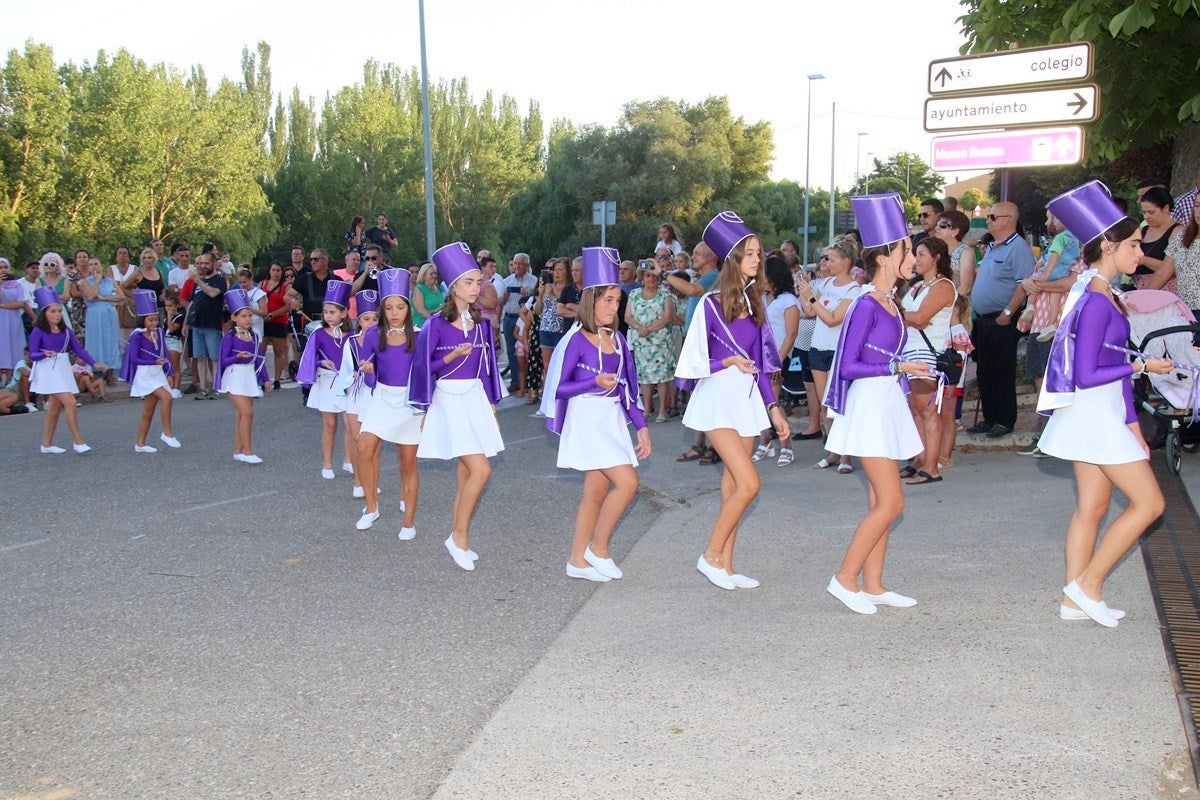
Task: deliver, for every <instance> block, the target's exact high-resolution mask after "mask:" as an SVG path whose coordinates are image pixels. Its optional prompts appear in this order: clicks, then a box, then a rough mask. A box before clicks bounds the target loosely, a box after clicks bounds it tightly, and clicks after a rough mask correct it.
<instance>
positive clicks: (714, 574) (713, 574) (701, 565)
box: [696, 553, 737, 590]
mask: <svg viewBox="0 0 1200 800" xmlns="http://www.w3.org/2000/svg"><path fill="white" fill-rule="evenodd" d="M696 569H698V570H700V574H701V575H703V576H704V577H706V578H708V579H709V580H710V581H711V582H712V584H713V586H719V587H721V588H722V589H729V590H733V589H736V588H737V586H736V585H735V584H734V582H733V581H732V580H730V578H729V573H727V572H726V571H725V570H723V569H721V568H720V567H714V566H713V565H712V564H709V563H708V559H707V558H705V557H704V554H703V553H701V554H700V559H699V560H698V561H697V562H696Z"/></svg>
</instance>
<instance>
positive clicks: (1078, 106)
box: [1067, 92, 1088, 117]
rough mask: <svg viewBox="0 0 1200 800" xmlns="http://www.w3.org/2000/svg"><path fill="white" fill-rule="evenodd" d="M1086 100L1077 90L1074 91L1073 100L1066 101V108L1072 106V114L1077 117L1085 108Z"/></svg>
mask: <svg viewBox="0 0 1200 800" xmlns="http://www.w3.org/2000/svg"><path fill="white" fill-rule="evenodd" d="M1087 104H1088V101H1087V100H1086V99H1084V96H1083V95H1081V94H1080V93H1079V92H1075V100H1074V101H1073V102H1070V103H1067V108H1074V109H1075V113H1074V114H1073V115H1072V116H1076V117H1078V116H1079V115H1080V113H1081V112H1082V111H1083V110H1084V109H1085V108H1087Z"/></svg>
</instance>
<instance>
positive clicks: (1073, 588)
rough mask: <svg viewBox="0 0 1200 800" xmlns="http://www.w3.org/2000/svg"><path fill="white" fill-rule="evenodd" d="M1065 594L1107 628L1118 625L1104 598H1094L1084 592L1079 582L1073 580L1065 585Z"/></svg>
mask: <svg viewBox="0 0 1200 800" xmlns="http://www.w3.org/2000/svg"><path fill="white" fill-rule="evenodd" d="M1063 594H1065V595H1066V596H1067V597H1069V598H1071V600H1072V601H1073V602H1074V603H1075V605H1077V606H1079V607H1080V608H1081V609H1082V610H1083V613H1085V614H1087V615H1088V616H1089V617H1091V618H1092V620H1094V621H1095V622H1097V623H1099V624H1101V625H1103V626H1104V627H1106V628H1115V627H1117V620H1116V618H1115V617H1114V616H1113V615H1112V612H1111V611H1109V610H1108V606H1106V605H1105V604H1104V601H1103V600H1093V599H1092V598H1090V597H1088V596H1087V595H1086V594H1084V593H1083V589H1080V588H1079V584H1077V583H1076V582H1075V581H1071V582H1070V583H1068V584H1067V585H1066V586H1064V587H1063Z"/></svg>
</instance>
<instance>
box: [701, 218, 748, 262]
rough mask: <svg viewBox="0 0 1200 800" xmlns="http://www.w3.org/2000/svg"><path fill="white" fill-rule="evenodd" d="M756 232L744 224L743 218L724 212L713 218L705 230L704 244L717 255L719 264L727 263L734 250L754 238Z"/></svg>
mask: <svg viewBox="0 0 1200 800" xmlns="http://www.w3.org/2000/svg"><path fill="white" fill-rule="evenodd" d="M753 235H754V231H752V230H750V226H749V225H747V224H746V223H745V222H742V218H741V217H739V216H738V215H737V214H735V213H733V212H732V211H722V212H721V213H720V214H717V215H716V216H715V217H713V218H712V221H710V222H709V223H708V225H707V226H705V228H704V236H703V239H704V243H705V244H706V245H708V246H709V247H710V248H711V249H712V251H713V252H714V253H716V254H717V263H719V264H723V263H725V259H726V258H728V257H729V254H730V253H731V252H733V248H735V247H737V246H738V243H739V242H741V241H742V239H745V238H746V237H747V236H753Z"/></svg>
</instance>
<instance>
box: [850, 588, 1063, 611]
mask: <svg viewBox="0 0 1200 800" xmlns="http://www.w3.org/2000/svg"><path fill="white" fill-rule="evenodd" d="M863 594H864V595H866V596H867V599H868V600H870V601H871V602H872V603H874V604H875V605H877V606H892V607H893V608H912V607H913V606H915V605H916V604H917V601H916V599H915V598H912V597H905V596H904V595H902V594H900V593H899V592H884V593H883V594H871V593H870V592H863ZM1084 616H1087V615H1086V614H1085V615H1084Z"/></svg>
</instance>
